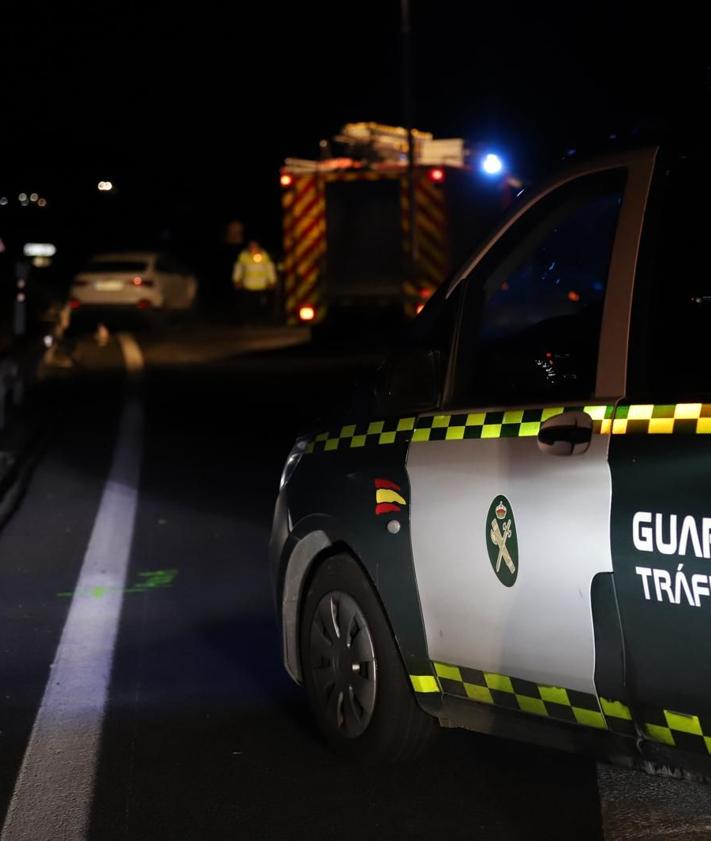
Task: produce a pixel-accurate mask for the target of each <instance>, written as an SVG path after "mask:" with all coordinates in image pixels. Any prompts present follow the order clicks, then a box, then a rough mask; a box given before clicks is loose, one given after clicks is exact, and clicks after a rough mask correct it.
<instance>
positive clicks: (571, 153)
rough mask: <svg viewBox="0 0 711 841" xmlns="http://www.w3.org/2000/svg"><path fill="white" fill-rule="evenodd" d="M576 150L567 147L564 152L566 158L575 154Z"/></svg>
mask: <svg viewBox="0 0 711 841" xmlns="http://www.w3.org/2000/svg"><path fill="white" fill-rule="evenodd" d="M576 151H577V150H576V149H567V150H566V152H565V154H566V156H567V157H568V158H572V157H573V155H575V153H576Z"/></svg>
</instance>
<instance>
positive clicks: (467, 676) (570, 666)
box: [407, 159, 649, 726]
mask: <svg viewBox="0 0 711 841" xmlns="http://www.w3.org/2000/svg"><path fill="white" fill-rule="evenodd" d="M616 164H617V165H613V164H612V163H610V164H608V165H607V166H604V167H601V168H600V169H598V170H596V171H593V172H580V173H579V174H578V176H577V177H572V176H571V177H570V178H569V179H567V180H566V181H565V182H563V183H559V184H558V185H557V186H554V187H553V188H552V189H550V190H548V191H547V192H546V193H544V194H543V195H541V196H540V197H539V198H538V199H536V200H533V201H532V202H530V203H529V205H528V206H527V207H526V208H525V209H524V210H523V211H522V212H521V213H519V215H518V217H515V218H514V220H513V221H512V222H511V223H510V224H509V226H508V228H507V229H506V230H505V231H504V232H503V233H502V234H500V236H499V238H498V240H497V241H496V242H495V243H494V244H493V245H492V246H491V247H490V248H489V249H488V250H485V251H484V253H483V254H480V255H479V256H478V257H477V258H475V259H474V261H473V265H472V267H471V269H470V271H469V272H468V275H467V276H466V277H465V278H464V280H463V283H464V284H465V285H466V286H465V288H464V290H462V291H463V292H464V296H463V306H462V312H461V317H460V325H459V329H458V335H457V339H456V341H455V347H454V350H453V353H452V362H451V363H450V372H449V377H448V385H447V389H446V391H447V394H446V396H445V407H446V408H445V409H443V410H442V411H441V412H440V413H439V414H432V415H428V416H426V417H425V416H422V417H419V418H418V419H417V422H416V429H415V432H414V434H413V438H412V442H411V444H410V448H409V452H408V462H407V466H408V472H409V475H410V480H411V493H412V508H411V515H412V525H411V528H412V542H413V556H414V563H415V570H416V576H417V583H418V588H419V592H420V599H421V605H422V611H423V616H424V623H425V629H426V634H427V642H428V647H429V655H430V658H431V660H432V661H433V664H434V669H435V673H436V674H437V675H438V676H439V683H440V686H441V687H442V689H443V690H444V691H445V692H449V693H453V694H455V695H461V696H466V697H469V698H471V699H474V700H478V701H484V702H487V703H502V704H504V705H506V706H511V707H513V708H516V709H522V710H524V711H528V712H534V713H540V714H554V715H555V714H558V715H559V716H560V717H562V718H565V719H569V720H575V721H579V722H580V723H585V724H590V725H592V726H604V725H603V723H602V717H601V715H600V712H599V707H598V704H597V701H596V699H595V686H594V671H595V663H594V660H595V646H594V634H593V623H592V616H591V596H590V592H591V582H592V580H593V578H594V576H595V575H596V574H597V573H599V572H609V571H611V569H612V564H611V557H610V537H609V526H610V499H611V484H610V474H609V468H608V462H607V452H608V443H609V436H607V435H604V434H601V433H603V432H605V431H608V429H609V422H610V417H611V413H612V408H613V404H614V400H615V397H616V396H619V395H616V394H611V393H607V394H602V393H601V392H600V390H599V386H598V385H597V384H598V381H600V382H602V381H603V380H604V379H605V378H604V377H603V376H602V371H601V369H600V365H599V364H598V358H600V359H602V358H603V357H604V356H609V352H610V350H611V348H613V346H614V344H615V342H616V341H617V338H616V337H615V335H612V334H610V335H609V336H608V335H607V331H605V333H603V335H602V338H601V325H602V323H603V309H604V308H605V307H607V309H606V310H605V312H606V313H607V314H606V323H607V320H608V319H609V317H610V316H609V312H608V311H609V309H610V308H611V307H612V308H613V309H614V306H615V297H616V294H617V293H616V292H615V291H614V289H615V288H616V287H617V285H620V284H621V285H622V286H625V287H626V288H627V289H629V286H630V284H631V279H630V278H631V275H632V272H633V266H634V260H633V259H632V258H631V257H630V251H631V250H630V249H629V248H628V247H627V244H626V242H625V238H627V239H629V237H630V236H632V237H636V238H638V237H639V224H640V221H639V207H638V206H635V199H634V196H635V195H636V194H637V193H638V192H640V191H639V189H637V188H638V187H639V183H640V179H642V180H643V177H644V176H645V175H646V177H647V180H648V177H649V176H648V166H647V168H646V169H645V167H640V168H639V171H638V169H637V168H636V167H635V165H634V161H632V160H630V159H625V160H620V161H617V162H616ZM631 185H632V186H634V187H635V190H632V187H631ZM645 197H646V192H645ZM635 226H637V227H636V228H635ZM606 289H607V290H608V294H607V296H606ZM612 333H614V331H612ZM621 361H622V363H623V362H624V360H621ZM551 711H554V712H553V713H552V712H551Z"/></svg>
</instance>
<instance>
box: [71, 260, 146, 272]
mask: <svg viewBox="0 0 711 841" xmlns="http://www.w3.org/2000/svg"><path fill="white" fill-rule="evenodd" d="M147 266H148V264H147V263H146V261H145V260H100V259H99V260H90V261H89V262H88V263H87V264H86V266H85V268H84V271H85V272H143V271H145V270H146V268H147Z"/></svg>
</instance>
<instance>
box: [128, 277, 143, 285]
mask: <svg viewBox="0 0 711 841" xmlns="http://www.w3.org/2000/svg"><path fill="white" fill-rule="evenodd" d="M131 283H132V284H133V285H134V286H143V278H142V277H139V276H138V275H136V277H134V278H133V279H132V280H131Z"/></svg>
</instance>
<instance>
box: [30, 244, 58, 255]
mask: <svg viewBox="0 0 711 841" xmlns="http://www.w3.org/2000/svg"><path fill="white" fill-rule="evenodd" d="M22 253H23V254H24V255H25V257H54V255H55V254H56V253H57V246H56V245H54V244H53V243H51V242H26V243H25V244H24V246H23V247H22Z"/></svg>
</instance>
